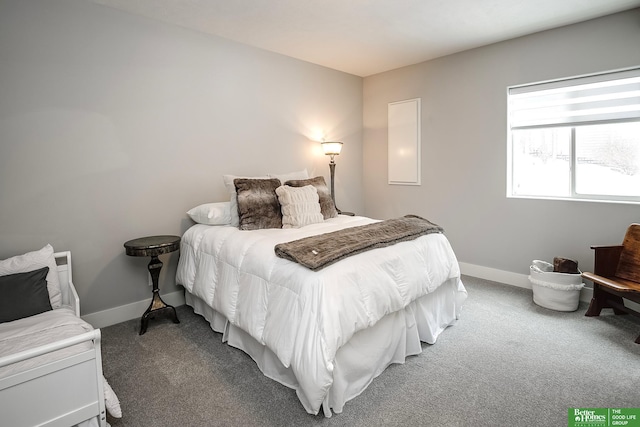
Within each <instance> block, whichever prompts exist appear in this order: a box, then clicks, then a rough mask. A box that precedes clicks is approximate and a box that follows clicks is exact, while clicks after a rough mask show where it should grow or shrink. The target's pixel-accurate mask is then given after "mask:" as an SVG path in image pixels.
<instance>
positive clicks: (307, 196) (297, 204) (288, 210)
mask: <svg viewBox="0 0 640 427" xmlns="http://www.w3.org/2000/svg"><path fill="white" fill-rule="evenodd" d="M276 194H277V195H278V201H279V202H280V210H281V211H282V228H300V227H304V226H305V225H309V224H316V223H318V222H322V221H324V217H323V216H322V212H321V211H320V198H319V197H318V190H317V189H316V187H314V186H313V185H306V186H304V187H289V186H288V185H282V186H280V187H278V188H276Z"/></svg>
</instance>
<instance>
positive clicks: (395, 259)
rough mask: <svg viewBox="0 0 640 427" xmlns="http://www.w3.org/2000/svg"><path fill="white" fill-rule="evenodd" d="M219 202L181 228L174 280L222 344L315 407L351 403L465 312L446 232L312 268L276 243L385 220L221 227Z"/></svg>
mask: <svg viewBox="0 0 640 427" xmlns="http://www.w3.org/2000/svg"><path fill="white" fill-rule="evenodd" d="M236 182H238V181H236ZM282 182H284V180H283V181H282ZM302 184H304V182H303V183H302ZM318 192H319V190H318ZM232 197H233V195H232ZM237 198H238V201H240V200H241V196H240V193H238V194H237ZM315 200H318V199H317V198H316V199H315ZM232 201H233V198H232ZM217 205H218V206H216V207H215V208H212V207H211V206H210V207H209V209H210V210H209V215H208V219H209V221H208V222H207V220H206V219H207V218H205V221H200V222H201V223H198V224H196V225H193V226H192V227H190V228H189V229H188V230H187V231H186V232H185V233H184V235H183V237H182V241H181V252H180V259H179V261H178V269H177V273H176V281H177V283H178V284H180V285H182V286H183V287H184V288H185V297H186V301H187V304H188V305H190V306H191V307H193V309H194V311H195V312H196V313H198V314H200V315H202V316H203V317H204V318H206V319H207V321H208V322H209V323H210V325H211V328H212V329H213V330H214V331H217V332H220V333H222V334H223V335H222V339H223V341H225V342H227V343H228V344H229V345H231V346H234V347H237V348H239V349H241V350H242V351H244V352H246V353H247V354H249V355H250V356H251V357H252V358H253V359H254V360H255V362H256V363H257V365H258V367H259V368H260V370H261V371H262V372H263V373H264V375H266V376H267V377H270V378H272V379H274V380H276V381H278V382H280V383H282V384H284V385H286V386H288V387H291V388H293V389H295V390H296V394H297V396H298V398H299V400H300V402H301V404H302V405H303V407H304V408H305V410H306V411H307V412H308V413H310V414H318V413H319V412H320V410H321V409H322V410H323V412H324V414H325V416H327V417H329V416H331V415H332V413H333V412H335V413H340V412H342V410H343V408H344V405H345V403H346V402H348V401H349V400H351V399H353V398H355V397H356V396H358V395H359V394H361V393H362V392H363V391H364V390H365V389H366V388H367V386H368V385H369V384H370V383H371V381H373V379H374V378H375V377H377V376H378V375H380V374H381V373H382V372H383V371H384V370H385V368H386V367H387V366H389V365H390V364H392V363H404V361H405V359H406V358H407V357H408V356H410V355H416V354H419V353H421V351H422V345H421V342H426V343H429V344H433V343H435V342H436V340H437V338H438V336H439V335H440V334H441V333H442V331H443V330H444V329H445V328H446V327H448V326H449V325H452V324H454V323H455V321H456V320H457V319H458V317H459V315H460V312H461V308H462V305H463V302H464V301H465V299H466V296H467V293H466V290H465V288H464V285H463V284H462V282H461V280H460V270H459V266H458V262H457V259H456V257H455V254H454V252H453V250H452V248H451V245H450V243H449V241H448V240H447V238H446V237H445V235H444V234H443V233H433V234H428V235H425V236H421V237H418V238H416V239H415V240H411V241H405V242H400V243H397V244H395V245H392V246H388V247H383V248H377V249H373V250H370V251H366V252H362V253H358V254H355V255H353V256H350V257H348V258H347V259H344V260H341V261H339V262H335V263H333V264H331V265H328V266H326V267H324V268H322V269H320V270H318V271H312V270H310V269H309V268H307V267H305V266H303V265H301V264H299V263H296V262H292V261H290V260H287V259H283V258H280V257H278V256H276V255H275V251H274V247H275V246H276V245H278V244H281V243H284V242H291V241H296V240H299V239H303V238H306V237H309V236H314V235H322V234H326V233H332V232H338V231H340V230H345V229H348V228H352V227H360V226H363V225H367V224H372V223H376V222H377V221H376V220H374V219H371V218H366V217H362V216H345V215H335V216H332V217H329V218H326V219H325V218H322V217H321V220H318V221H312V223H310V224H305V225H303V226H299V227H295V228H286V229H285V228H264V229H260V228H258V229H250V230H242V229H240V228H242V218H240V222H241V224H240V228H238V226H234V225H224V224H225V223H227V222H228V221H227V218H228V216H229V211H224V210H223V208H222V207H221V206H223V205H222V203H219V204H217ZM281 208H282V206H281ZM211 209H213V210H214V211H215V209H220V211H221V212H222V213H220V215H217V214H215V212H214V211H212V210H211ZM227 209H231V213H232V214H233V211H234V209H236V207H234V206H233V204H232V206H231V208H227ZM237 209H238V212H239V214H240V216H241V217H242V214H243V208H242V206H238V208H237ZM282 211H283V212H284V208H282ZM212 212H214V213H213V214H212ZM192 214H195V212H194V210H192V211H190V216H191V217H192V218H194V219H196V217H195V216H194V215H192ZM260 215H262V216H264V212H263V213H261V214H260ZM212 216H213V217H214V218H215V217H217V216H219V217H223V216H224V217H225V219H223V220H221V221H220V222H218V223H216V222H212V221H211V220H212ZM196 221H197V219H196ZM197 222H198V221H197ZM282 223H283V224H284V220H283V221H282Z"/></svg>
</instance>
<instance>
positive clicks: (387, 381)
mask: <svg viewBox="0 0 640 427" xmlns="http://www.w3.org/2000/svg"><path fill="white" fill-rule="evenodd" d="M463 282H464V284H465V286H466V288H467V291H468V292H469V298H468V299H467V302H466V303H465V306H464V308H463V311H462V316H461V318H460V320H459V321H458V322H457V323H456V324H455V325H454V326H452V327H450V328H448V329H447V330H445V331H444V332H443V334H442V335H441V336H440V338H439V339H438V342H437V343H436V344H435V345H427V344H423V352H422V354H420V355H418V356H413V357H410V358H409V359H407V361H406V363H405V364H403V365H392V366H390V367H389V368H388V369H387V370H386V371H385V372H383V373H382V375H380V376H379V377H378V378H376V380H374V382H373V383H372V384H371V385H370V386H369V387H368V388H367V389H366V390H365V391H364V392H363V393H362V394H361V395H360V396H358V397H356V398H355V399H353V400H352V401H350V402H348V403H347V404H346V405H345V408H344V412H343V413H341V414H334V416H333V417H332V418H325V417H324V416H323V415H317V416H313V415H309V414H307V413H306V412H305V410H304V409H303V407H302V405H301V404H300V402H299V401H298V399H297V397H296V395H295V392H294V391H293V390H291V389H288V388H287V387H285V386H283V385H280V384H279V383H277V382H275V381H273V380H270V379H268V378H266V377H265V376H263V375H262V373H261V372H260V371H259V370H258V368H257V366H256V365H255V363H254V362H253V360H251V358H249V357H248V356H247V355H246V354H244V353H243V352H241V351H240V350H237V349H235V348H232V347H230V346H228V345H226V344H223V343H222V342H221V335H220V334H217V333H215V332H213V331H212V330H211V329H210V328H209V325H208V324H207V323H206V321H205V320H204V319H203V318H201V317H200V316H198V315H196V314H194V313H193V311H192V310H191V308H189V307H187V306H182V307H179V308H178V317H179V318H180V322H181V323H180V324H173V323H171V322H170V321H169V320H165V319H155V320H152V321H151V322H150V324H149V328H148V330H147V333H146V334H145V335H142V336H140V335H138V327H139V320H131V321H128V322H124V323H120V324H118V325H113V326H110V327H107V328H103V329H102V337H103V339H102V354H103V365H104V374H105V376H106V377H107V379H108V380H109V383H110V384H111V386H112V387H113V389H114V390H115V392H116V393H117V395H118V397H119V399H120V402H121V406H122V412H123V418H122V419H120V420H113V419H109V422H110V423H111V424H112V426H113V427H122V426H132V427H133V426H153V427H162V426H314V425H322V426H407V425H415V426H418V425H419V426H437V427H442V426H526V427H530V426H534V425H535V426H550V427H551V426H553V427H556V426H566V425H567V420H568V413H567V410H568V408H611V407H632V408H637V407H640V387H638V384H639V383H640V345H638V344H635V343H634V340H635V338H636V337H637V336H638V334H640V322H638V321H637V319H635V318H633V317H631V316H614V315H613V314H612V313H610V311H611V310H604V311H603V314H602V315H601V316H600V317H598V318H588V317H585V316H584V312H585V310H586V305H585V304H581V306H580V308H579V309H578V311H576V312H573V313H564V312H556V311H552V310H548V309H545V308H542V307H539V306H537V305H535V304H534V303H533V302H532V298H531V290H527V289H521V288H515V287H511V286H507V285H503V284H499V283H494V282H489V281H485V280H481V279H477V278H472V277H466V276H465V277H463Z"/></svg>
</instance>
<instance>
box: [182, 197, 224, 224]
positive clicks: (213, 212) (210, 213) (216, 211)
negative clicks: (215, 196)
mask: <svg viewBox="0 0 640 427" xmlns="http://www.w3.org/2000/svg"><path fill="white" fill-rule="evenodd" d="M230 209H231V202H217V203H205V204H202V205H200V206H196V207H195V208H192V209H190V210H189V211H188V212H187V215H189V217H190V218H191V219H192V220H194V221H195V222H197V223H198V224H205V225H228V224H231V210H230Z"/></svg>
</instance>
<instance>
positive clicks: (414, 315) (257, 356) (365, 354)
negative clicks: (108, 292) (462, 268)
mask: <svg viewBox="0 0 640 427" xmlns="http://www.w3.org/2000/svg"><path fill="white" fill-rule="evenodd" d="M466 297H467V292H466V290H465V288H464V286H463V284H462V282H461V281H460V280H459V279H457V278H454V279H450V280H448V281H446V282H445V283H443V284H442V285H441V286H440V287H438V288H437V289H436V290H435V291H433V292H431V293H429V294H427V295H425V296H423V297H421V298H419V299H417V300H416V301H414V302H413V303H411V304H409V305H408V306H407V307H406V308H405V309H404V310H400V311H397V312H394V313H390V314H388V315H386V316H385V317H383V318H382V319H381V320H380V321H379V322H377V323H376V324H375V325H374V326H372V327H371V328H368V329H365V330H362V331H359V332H357V333H356V334H355V335H354V336H353V337H352V338H351V340H349V341H348V342H347V343H346V344H345V345H343V346H342V347H341V348H340V349H338V351H337V353H336V359H335V363H334V370H333V384H332V386H331V388H330V389H329V392H328V394H327V395H326V396H325V399H324V402H323V404H322V408H323V411H324V414H325V416H327V417H330V416H331V413H332V412H331V411H332V410H333V411H334V412H336V413H340V412H342V409H343V407H344V405H345V403H346V402H348V401H349V400H351V399H353V398H354V397H356V396H358V395H359V394H360V393H362V392H363V391H364V390H365V389H366V388H367V387H368V386H369V384H370V383H371V381H373V379H374V378H375V377H377V376H378V375H380V374H381V373H382V372H383V371H384V370H385V369H386V368H387V366H389V365H391V364H392V363H404V361H405V359H406V358H407V357H408V356H413V355H416V354H420V353H421V352H422V345H421V342H426V343H428V344H434V343H435V342H436V340H437V338H438V336H439V335H440V333H442V331H443V330H444V329H445V328H446V327H447V326H450V325H452V324H454V323H455V321H456V320H457V319H458V317H459V315H460V310H461V307H462V304H463V302H464V300H465V299H466ZM185 298H186V302H187V304H188V305H189V306H191V307H193V310H194V312H195V313H196V314H199V315H201V316H203V317H204V318H205V319H206V320H207V321H208V322H209V324H210V325H211V329H213V330H214V331H216V332H219V333H222V341H223V342H226V343H228V344H229V345H230V346H232V347H236V348H238V349H240V350H242V351H244V352H245V353H247V354H248V355H249V356H250V357H251V358H252V359H253V360H254V361H255V362H256V364H257V365H258V367H259V368H260V370H261V371H262V373H263V374H264V375H265V376H267V377H268V378H271V379H273V380H275V381H278V382H279V383H281V384H283V385H285V386H287V387H290V388H293V389H294V390H296V392H297V394H298V397H300V391H299V384H298V381H297V380H296V378H295V376H294V374H293V372H292V370H291V369H290V368H287V367H285V366H283V365H282V363H281V362H280V361H279V360H278V358H277V356H276V355H275V354H274V353H273V352H272V351H271V350H270V349H268V348H267V347H266V346H264V345H262V344H260V343H259V342H258V341H256V340H255V339H254V338H253V337H251V336H250V335H249V334H248V333H246V332H245V331H243V330H242V329H240V328H238V327H236V326H234V325H232V324H231V323H229V322H228V321H227V319H226V318H225V317H224V316H223V315H222V314H220V313H218V312H217V311H215V310H214V309H212V308H211V307H209V306H208V305H207V304H206V303H205V302H204V301H203V300H202V299H200V298H198V297H196V296H194V295H192V294H190V293H189V292H188V291H185ZM301 402H302V400H301ZM306 409H307V412H310V411H309V409H308V408H306ZM310 413H313V412H310Z"/></svg>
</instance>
